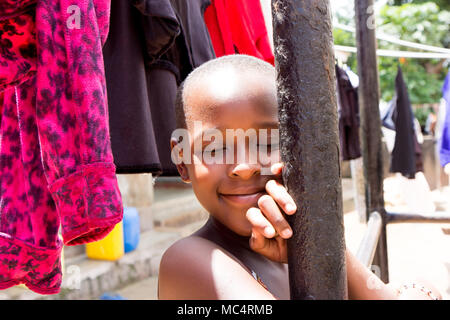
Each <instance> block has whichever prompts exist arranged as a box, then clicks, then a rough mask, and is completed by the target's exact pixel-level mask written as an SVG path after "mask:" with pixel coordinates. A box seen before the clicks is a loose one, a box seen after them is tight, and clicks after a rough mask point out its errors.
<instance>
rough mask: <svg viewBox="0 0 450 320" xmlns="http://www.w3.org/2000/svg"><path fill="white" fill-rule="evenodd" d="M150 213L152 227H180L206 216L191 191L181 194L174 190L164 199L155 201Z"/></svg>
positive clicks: (206, 213)
mask: <svg viewBox="0 0 450 320" xmlns="http://www.w3.org/2000/svg"><path fill="white" fill-rule="evenodd" d="M166 196H167V195H166ZM152 214H153V224H154V227H181V226H185V225H187V224H190V223H192V222H196V221H201V220H204V219H205V218H207V217H208V212H207V211H206V210H205V209H204V208H203V207H202V206H201V204H200V203H199V202H198V200H197V198H196V197H195V195H194V193H193V192H190V193H188V194H186V193H184V194H183V195H180V194H179V193H178V192H174V193H173V194H172V197H168V196H167V198H166V200H165V201H158V202H155V203H154V204H153V206H152Z"/></svg>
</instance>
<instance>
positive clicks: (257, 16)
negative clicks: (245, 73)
mask: <svg viewBox="0 0 450 320" xmlns="http://www.w3.org/2000/svg"><path fill="white" fill-rule="evenodd" d="M205 23H206V26H207V27H208V31H209V34H210V36H211V41H212V44H213V47H214V51H215V53H216V56H217V57H221V56H224V55H229V54H235V53H241V54H247V55H250V56H254V57H257V58H260V59H262V60H265V61H267V62H269V63H271V64H272V65H273V64H274V56H273V52H272V48H271V47H270V43H269V37H268V34H267V29H266V25H265V22H264V16H263V13H262V8H261V3H260V2H259V0H212V1H211V5H210V6H209V7H208V8H207V9H206V11H205Z"/></svg>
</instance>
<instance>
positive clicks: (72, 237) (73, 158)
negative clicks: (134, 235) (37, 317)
mask: <svg viewBox="0 0 450 320" xmlns="http://www.w3.org/2000/svg"><path fill="white" fill-rule="evenodd" d="M69 7H71V8H74V7H76V10H75V14H79V15H80V18H81V19H80V20H79V22H80V23H79V24H77V23H76V22H75V23H74V24H71V23H69V21H72V20H71V19H72V18H73V17H72V14H74V12H73V11H72V10H70V8H69ZM108 21H109V1H100V0H92V1H80V0H70V1H69V0H38V1H11V0H9V1H6V2H5V1H3V2H2V4H1V5H0V43H1V44H2V45H1V50H0V108H1V123H0V134H1V137H2V141H1V142H2V143H1V144H0V203H1V206H0V289H5V288H8V287H11V286H14V285H17V284H21V283H24V284H25V285H26V286H27V287H28V288H29V289H31V290H33V291H35V292H37V293H40V294H54V293H58V292H59V290H60V285H61V277H62V275H61V261H60V256H61V249H62V246H63V244H65V245H78V244H84V243H88V242H92V241H96V240H99V239H102V238H104V237H105V236H106V235H107V234H108V233H109V232H110V231H111V230H112V229H113V228H114V226H115V224H117V223H118V222H120V220H121V219H122V216H123V208H122V201H121V196H120V192H119V188H118V185H117V180H116V176H115V167H114V164H113V157H112V153H111V148H110V142H109V128H108V123H107V104H106V85H105V79H104V71H103V59H102V52H101V46H102V44H103V43H104V41H105V39H106V36H107V33H108ZM69 26H70V27H69ZM37 35H38V37H37ZM60 226H61V235H62V239H60V237H59V235H58V231H59V227H60Z"/></svg>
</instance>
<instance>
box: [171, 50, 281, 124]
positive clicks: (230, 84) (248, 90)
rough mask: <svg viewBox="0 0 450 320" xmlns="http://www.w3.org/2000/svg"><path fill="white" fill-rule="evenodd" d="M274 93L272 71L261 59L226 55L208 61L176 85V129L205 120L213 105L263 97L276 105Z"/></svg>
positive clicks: (273, 70)
mask: <svg viewBox="0 0 450 320" xmlns="http://www.w3.org/2000/svg"><path fill="white" fill-rule="evenodd" d="M275 90H276V89H275V68H274V67H273V66H272V65H271V64H269V63H267V62H265V61H263V60H261V59H258V58H255V57H252V56H247V55H229V56H223V57H220V58H217V59H214V60H210V61H208V62H206V63H204V64H202V65H201V66H200V67H198V68H196V69H195V70H194V71H192V72H191V73H190V74H189V76H188V77H187V78H186V79H185V80H184V82H183V83H182V84H181V85H180V86H179V88H178V91H177V97H176V101H175V115H176V126H177V128H184V129H189V128H190V124H191V123H192V122H193V121H194V120H204V121H209V120H211V118H213V117H214V116H216V115H215V114H214V112H211V111H213V110H212V109H213V107H214V105H215V104H216V103H217V102H219V103H220V102H221V101H230V100H233V99H240V97H243V96H245V97H246V98H247V99H248V98H251V97H252V96H256V95H263V96H265V99H268V100H270V103H271V104H273V103H275V104H276V91H275ZM194 100H195V101H194ZM200 116H201V118H199V117H200Z"/></svg>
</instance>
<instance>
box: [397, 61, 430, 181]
mask: <svg viewBox="0 0 450 320" xmlns="http://www.w3.org/2000/svg"><path fill="white" fill-rule="evenodd" d="M395 93H396V98H395V104H394V105H393V107H395V109H394V110H393V112H392V120H393V123H394V125H395V143H394V149H393V150H392V154H391V168H390V172H400V173H401V174H402V175H403V176H405V177H407V178H409V179H414V178H415V175H416V172H418V171H422V170H423V164H422V151H421V147H420V145H419V143H418V141H417V137H416V133H415V130H414V121H413V119H414V114H413V111H412V108H411V103H410V101H409V96H408V89H407V87H406V84H405V81H404V80H403V74H402V70H401V68H400V67H398V72H397V76H396V78H395Z"/></svg>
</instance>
